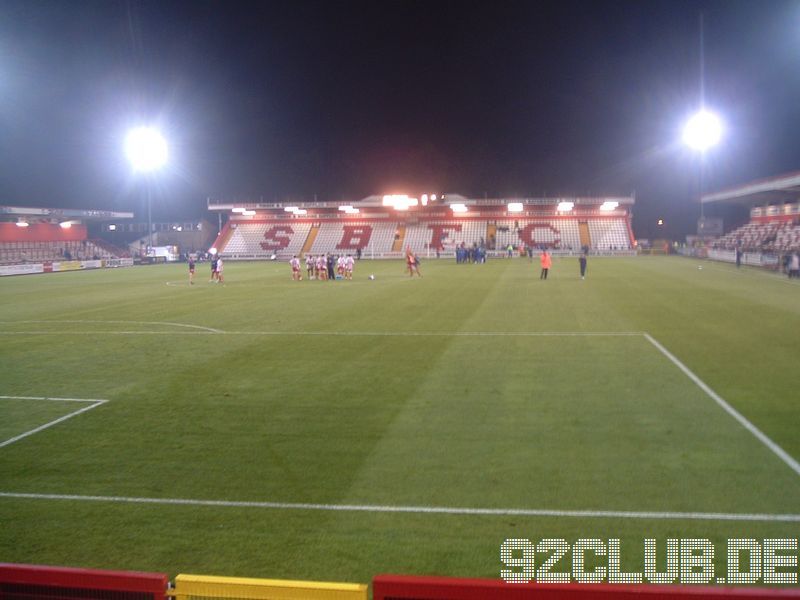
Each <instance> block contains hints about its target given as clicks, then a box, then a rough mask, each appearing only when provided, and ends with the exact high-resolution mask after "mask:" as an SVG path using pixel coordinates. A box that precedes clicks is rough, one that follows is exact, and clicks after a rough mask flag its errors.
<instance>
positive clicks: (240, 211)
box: [231, 207, 247, 213]
mask: <svg viewBox="0 0 800 600" xmlns="http://www.w3.org/2000/svg"><path fill="white" fill-rule="evenodd" d="M246 211H247V209H246V208H238V207H237V208H232V209H231V212H235V213H244V212H246Z"/></svg>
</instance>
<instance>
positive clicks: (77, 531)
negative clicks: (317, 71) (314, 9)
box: [0, 257, 800, 582]
mask: <svg viewBox="0 0 800 600" xmlns="http://www.w3.org/2000/svg"><path fill="white" fill-rule="evenodd" d="M701 264H702V265H703V269H702V270H700V269H698V268H697V267H698V265H701ZM422 269H423V274H424V278H423V279H413V280H411V279H409V278H407V277H406V276H404V275H403V265H402V264H400V263H399V262H377V263H370V262H367V261H364V262H362V263H360V264H358V265H357V268H356V277H355V280H354V281H352V282H335V283H334V282H316V281H313V282H309V281H303V282H292V281H291V280H290V277H289V269H288V266H287V265H283V264H280V265H278V264H273V263H252V264H243V263H239V264H237V263H230V262H229V263H227V264H226V273H225V275H226V285H225V286H224V287H223V286H219V285H211V284H208V283H207V279H205V277H198V281H197V284H196V285H194V286H191V287H190V286H189V285H188V283H187V280H186V273H185V271H186V268H185V265H169V266H156V267H142V268H132V269H116V270H109V271H90V272H77V273H63V274H52V275H41V276H25V277H16V278H4V279H3V280H2V281H0V308H2V314H3V317H2V321H1V322H0V395H6V396H56V397H69V398H105V399H108V400H109V402H108V403H106V404H104V405H102V406H99V407H97V408H95V409H93V410H91V411H89V412H87V413H85V414H81V415H78V416H76V417H73V418H71V419H69V420H67V421H64V422H62V423H59V424H57V425H55V426H53V427H50V428H48V429H46V430H43V431H41V432H39V433H36V434H34V435H32V436H29V437H27V438H25V439H24V440H20V441H19V442H16V443H14V444H11V445H9V446H6V447H4V448H0V492H28V493H39V494H77V495H98V496H134V497H148V498H185V499H207V500H232V501H272V502H285V503H320V504H375V505H392V506H428V507H471V508H528V509H540V508H541V509H563V510H583V509H586V510H614V511H679V512H725V513H768V514H777V513H790V514H797V513H800V510H798V508H799V507H800V476H798V475H797V474H796V473H794V472H793V471H792V470H791V469H790V468H789V467H788V466H787V465H786V464H784V463H783V462H782V461H781V460H779V459H778V458H777V457H776V456H775V455H774V454H773V453H772V452H770V451H769V450H768V449H767V448H766V447H765V446H764V445H763V444H762V443H761V442H759V441H758V440H757V439H756V438H755V437H753V436H752V435H751V434H750V433H748V432H747V431H746V430H745V429H744V428H743V427H742V426H741V425H740V424H739V423H737V422H736V421H735V420H734V419H733V418H732V417H731V416H730V415H728V414H727V413H725V412H724V411H723V410H722V409H721V408H720V407H719V406H718V405H717V404H716V403H714V401H713V400H712V399H711V398H709V397H708V396H707V395H706V394H705V393H704V392H703V391H702V390H701V389H700V388H699V387H697V386H696V385H695V384H694V383H693V382H692V381H691V380H690V379H689V378H688V377H687V376H686V375H685V374H684V373H682V372H681V371H680V370H679V369H678V368H677V367H676V366H675V365H674V364H673V363H671V362H670V361H669V360H668V358H667V357H666V356H664V355H663V354H662V353H661V352H659V351H658V349H657V348H656V347H655V346H654V345H653V344H651V343H650V342H649V341H648V340H647V339H646V338H645V337H644V336H642V335H630V336H610V335H592V336H586V335H575V336H564V335H464V334H469V333H471V334H477V333H484V334H488V333H492V334H500V333H506V334H509V333H511V334H518V333H537V332H538V333H543V332H547V333H559V332H560V333H565V332H582V333H598V334H599V333H614V332H631V333H636V332H647V333H648V334H650V335H651V336H653V337H654V338H655V339H656V340H658V341H659V342H660V343H661V344H663V345H664V347H666V348H667V349H668V350H669V352H671V353H672V354H673V355H675V356H676V357H677V358H678V359H679V360H680V361H681V362H683V363H684V364H685V365H686V366H687V367H688V368H689V369H691V370H692V371H693V372H694V373H695V374H697V375H698V376H699V377H700V378H701V379H702V380H703V381H704V382H706V383H707V384H708V385H709V386H710V387H711V388H712V389H713V390H714V391H716V392H717V393H718V394H719V395H720V396H722V397H723V398H724V399H725V400H727V401H728V402H729V403H730V404H731V405H733V406H734V407H735V408H736V409H737V410H738V411H740V412H741V413H742V414H743V415H744V416H745V417H746V418H747V419H749V420H750V421H751V422H752V423H753V424H755V425H756V426H757V427H758V428H760V429H761V430H762V431H763V432H764V433H766V434H767V435H768V436H769V437H770V438H771V439H772V440H774V441H775V442H776V443H777V444H779V445H780V446H781V447H782V448H783V449H784V450H786V451H787V452H788V453H789V454H790V455H792V456H793V457H794V458H795V459H800V436H798V435H797V432H798V431H800V404H798V402H797V400H798V398H800V392H798V374H799V373H800V366H798V365H799V363H798V359H799V358H800V342H799V341H798V331H800V285H798V284H795V283H792V282H789V281H787V280H784V279H781V278H778V277H777V276H774V275H771V274H768V273H765V272H761V271H755V270H750V269H744V270H741V271H737V270H736V269H735V268H733V267H729V266H726V265H715V264H711V263H699V262H696V261H692V260H688V259H680V258H645V257H641V258H635V259H592V260H590V264H589V273H588V277H587V279H586V280H585V281H581V280H580V278H579V277H578V276H577V259H563V260H559V259H556V260H555V264H554V268H553V270H552V273H551V277H550V279H549V280H548V281H546V282H542V281H540V280H539V279H538V267H537V266H536V265H535V264H530V263H528V262H527V261H525V260H520V259H514V260H511V261H505V260H504V261H494V262H490V263H489V264H486V265H482V266H477V265H474V266H473V265H464V266H461V265H455V264H453V263H452V262H450V261H435V260H429V261H425V262H424V264H423V265H422ZM201 273H202V275H206V273H205V272H204V269H201ZM369 273H374V274H375V275H376V279H375V280H374V281H370V280H368V279H367V275H368V274H369ZM167 283H169V284H170V285H166V284H167ZM188 326H193V327H188ZM212 330H216V331H217V332H215V331H212ZM220 332H224V333H220ZM303 333H304V334H306V335H298V334H303ZM331 333H362V334H369V335H329V334H331ZM380 333H384V334H385V333H413V334H414V335H373V334H380ZM326 334H327V335H326ZM417 334H425V335H417ZM432 334H435V335H432ZM452 334H461V335H452ZM65 405H66V403H57V402H54V403H44V402H37V401H26V400H0V442H2V441H3V440H4V439H8V438H10V437H13V436H15V435H19V433H21V432H24V431H28V430H30V429H32V428H34V427H38V426H40V425H42V424H44V423H47V422H49V421H52V420H54V419H56V418H58V417H60V416H63V415H64V414H66V413H68V412H70V411H71V410H74V409H76V408H79V407H82V406H84V405H75V406H65ZM798 536H800V523H796V522H795V523H775V522H760V521H748V522H733V521H718V520H681V519H630V518H621V517H620V518H595V517H581V518H577V517H553V516H548V517H532V516H491V515H446V514H417V513H388V512H378V513H364V512H333V511H317V510H313V511H312V510H300V509H270V508H242V507H219V506H217V507H213V506H166V505H155V504H153V505H141V504H124V503H113V502H85V501H73V500H70V501H67V500H52V499H23V498H0V561H8V562H32V563H44V564H61V565H70V566H87V567H101V568H115V569H134V570H157V571H163V572H167V573H171V574H174V573H178V572H198V573H208V574H224V575H242V576H256V577H273V578H300V579H317V580H334V581H346V580H350V581H363V582H367V581H369V580H370V579H371V577H372V576H373V575H375V574H377V573H379V572H400V573H417V574H441V575H457V576H474V577H493V578H496V577H498V576H499V570H500V568H501V564H500V562H499V558H498V556H499V547H500V544H501V543H502V541H503V540H504V539H506V538H511V537H523V538H529V539H532V540H534V541H536V540H539V539H542V538H545V537H559V538H565V539H567V540H568V541H574V540H575V539H578V538H587V537H599V538H602V539H607V538H614V537H618V538H621V539H622V544H623V549H624V550H625V553H624V554H623V557H624V560H625V561H630V563H631V564H629V565H626V564H623V567H625V566H629V567H630V568H632V569H634V570H641V567H640V566H639V567H637V566H636V565H637V561H639V562H641V555H642V540H643V539H644V538H645V537H656V538H657V539H658V540H660V541H664V540H665V539H666V538H667V537H682V538H687V537H703V538H709V539H711V540H712V541H714V542H715V543H717V544H722V542H723V541H724V540H725V539H727V538H733V537H754V538H757V539H760V538H765V537H780V538H790V537H794V538H797V537H798ZM625 557H629V558H625ZM724 559H725V557H724V556H719V555H718V556H717V557H716V560H717V564H718V565H719V566H720V567H722V566H723V565H724Z"/></svg>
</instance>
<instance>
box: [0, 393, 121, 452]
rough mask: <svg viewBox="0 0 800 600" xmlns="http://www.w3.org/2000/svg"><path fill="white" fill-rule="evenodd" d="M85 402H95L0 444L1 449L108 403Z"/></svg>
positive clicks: (67, 399) (23, 398)
mask: <svg viewBox="0 0 800 600" xmlns="http://www.w3.org/2000/svg"><path fill="white" fill-rule="evenodd" d="M1 397H2V398H5V399H13V398H18V399H21V400H64V401H66V402H81V400H79V399H77V398H38V397H36V398H25V397H23V396H1ZM83 402H93V404H91V405H90V406H86V407H84V408H81V409H79V410H76V411H73V412H71V413H69V414H67V415H64V416H63V417H60V418H58V419H56V420H55V421H50V422H49V423H45V424H44V425H40V426H39V427H37V428H35V429H31V430H30V431H26V432H25V433H22V434H20V435H18V436H15V437H13V438H11V439H8V440H6V441H4V442H0V448H3V447H5V446H8V445H9V444H13V443H14V442H18V441H20V440H22V439H25V438H26V437H28V436H31V435H33V434H34V433H39V432H40V431H43V430H45V429H48V428H49V427H52V426H53V425H58V424H59V423H62V422H64V421H66V420H67V419H71V418H72V417H76V416H78V415H79V414H81V413H85V412H86V411H88V410H92V409H93V408H96V407H98V406H100V405H101V404H105V403H106V402H108V401H107V400H83Z"/></svg>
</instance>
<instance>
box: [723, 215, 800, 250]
mask: <svg viewBox="0 0 800 600" xmlns="http://www.w3.org/2000/svg"><path fill="white" fill-rule="evenodd" d="M737 247H738V248H741V249H742V250H743V251H745V252H788V251H794V250H800V225H798V224H793V223H790V222H787V221H772V222H766V223H756V222H751V223H747V224H746V225H743V226H741V227H739V228H737V229H734V230H733V231H731V232H730V233H727V234H726V235H724V236H722V237H721V238H719V239H718V240H717V241H716V242H714V248H718V249H720V250H733V249H735V248H737Z"/></svg>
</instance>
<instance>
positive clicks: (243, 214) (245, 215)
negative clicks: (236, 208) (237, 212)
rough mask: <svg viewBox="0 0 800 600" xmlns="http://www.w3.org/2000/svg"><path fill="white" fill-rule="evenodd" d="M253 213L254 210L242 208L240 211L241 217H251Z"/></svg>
mask: <svg viewBox="0 0 800 600" xmlns="http://www.w3.org/2000/svg"><path fill="white" fill-rule="evenodd" d="M254 214H256V211H254V210H243V211H242V212H241V215H242V216H243V217H252V216H253V215H254Z"/></svg>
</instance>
